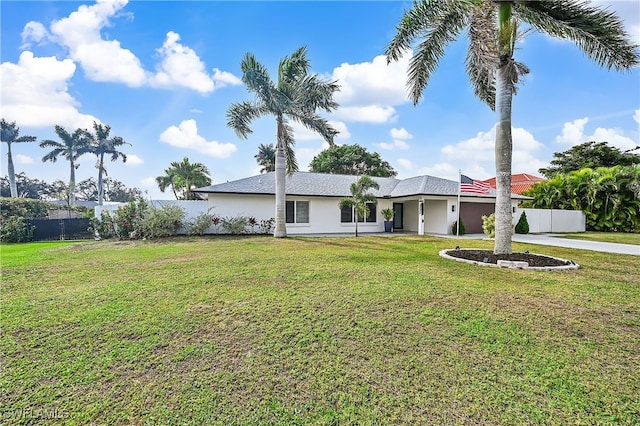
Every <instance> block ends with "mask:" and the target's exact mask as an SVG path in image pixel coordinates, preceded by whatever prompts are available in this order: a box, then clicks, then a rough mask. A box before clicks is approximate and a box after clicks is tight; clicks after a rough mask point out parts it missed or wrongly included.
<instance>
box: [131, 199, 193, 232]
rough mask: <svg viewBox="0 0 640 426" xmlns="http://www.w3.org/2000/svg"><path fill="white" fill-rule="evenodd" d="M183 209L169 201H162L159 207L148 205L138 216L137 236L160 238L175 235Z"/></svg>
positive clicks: (182, 215)
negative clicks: (138, 231) (140, 215)
mask: <svg viewBox="0 0 640 426" xmlns="http://www.w3.org/2000/svg"><path fill="white" fill-rule="evenodd" d="M183 219H184V210H183V209H182V207H180V206H177V205H175V204H171V203H164V204H162V205H161V206H160V207H155V206H153V205H150V206H149V207H148V208H147V209H145V210H144V212H143V214H142V217H141V218H140V224H139V230H140V235H138V234H136V236H137V237H138V238H149V239H153V238H160V237H171V236H173V235H176V233H177V232H178V229H180V227H181V226H182V220H183Z"/></svg>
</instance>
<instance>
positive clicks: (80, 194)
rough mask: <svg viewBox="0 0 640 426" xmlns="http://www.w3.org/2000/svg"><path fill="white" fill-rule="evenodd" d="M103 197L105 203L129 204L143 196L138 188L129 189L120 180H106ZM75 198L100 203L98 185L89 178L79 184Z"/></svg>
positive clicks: (103, 184)
mask: <svg viewBox="0 0 640 426" xmlns="http://www.w3.org/2000/svg"><path fill="white" fill-rule="evenodd" d="M102 186H103V196H104V200H105V201H117V202H121V203H128V202H131V201H134V200H136V199H138V198H140V197H141V196H142V191H141V190H140V189H138V188H127V187H126V186H125V184H124V183H122V182H120V181H119V180H115V179H111V178H109V177H108V178H105V179H104V180H103V181H102ZM75 196H76V199H77V200H85V201H98V184H97V182H96V180H95V179H94V178H88V179H85V180H82V181H80V182H78V184H77V185H76V191H75Z"/></svg>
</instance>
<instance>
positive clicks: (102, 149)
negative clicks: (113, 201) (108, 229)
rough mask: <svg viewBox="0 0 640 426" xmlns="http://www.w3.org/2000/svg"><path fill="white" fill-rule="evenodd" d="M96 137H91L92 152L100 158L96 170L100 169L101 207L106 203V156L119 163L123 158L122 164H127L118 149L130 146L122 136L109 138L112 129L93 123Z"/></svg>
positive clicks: (99, 203) (99, 190)
mask: <svg viewBox="0 0 640 426" xmlns="http://www.w3.org/2000/svg"><path fill="white" fill-rule="evenodd" d="M93 130H94V132H95V134H94V135H91V148H90V149H91V152H92V153H93V154H95V155H96V156H97V157H98V163H97V164H96V168H97V169H98V205H99V206H101V205H102V203H103V201H104V184H103V178H102V175H103V174H104V175H106V174H107V169H106V168H105V167H104V156H105V154H106V155H110V156H111V161H117V160H118V158H122V162H123V163H126V162H127V156H126V155H125V154H124V153H122V152H120V151H118V148H119V147H121V146H123V145H129V144H128V143H127V142H125V140H124V139H122V138H121V137H120V136H114V137H112V138H109V133H110V132H111V127H110V126H107V125H103V124H98V123H96V122H95V121H94V122H93Z"/></svg>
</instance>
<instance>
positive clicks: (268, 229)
mask: <svg viewBox="0 0 640 426" xmlns="http://www.w3.org/2000/svg"><path fill="white" fill-rule="evenodd" d="M275 224H276V220H275V219H274V218H271V219H262V220H261V221H260V233H261V234H267V235H269V234H273V228H274V226H275Z"/></svg>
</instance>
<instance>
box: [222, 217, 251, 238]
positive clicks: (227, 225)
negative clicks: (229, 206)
mask: <svg viewBox="0 0 640 426" xmlns="http://www.w3.org/2000/svg"><path fill="white" fill-rule="evenodd" d="M220 224H221V225H222V229H224V231H225V232H226V233H227V234H233V235H239V234H244V233H245V232H246V231H247V224H248V219H247V218H246V217H244V216H236V217H223V218H221V219H220Z"/></svg>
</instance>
